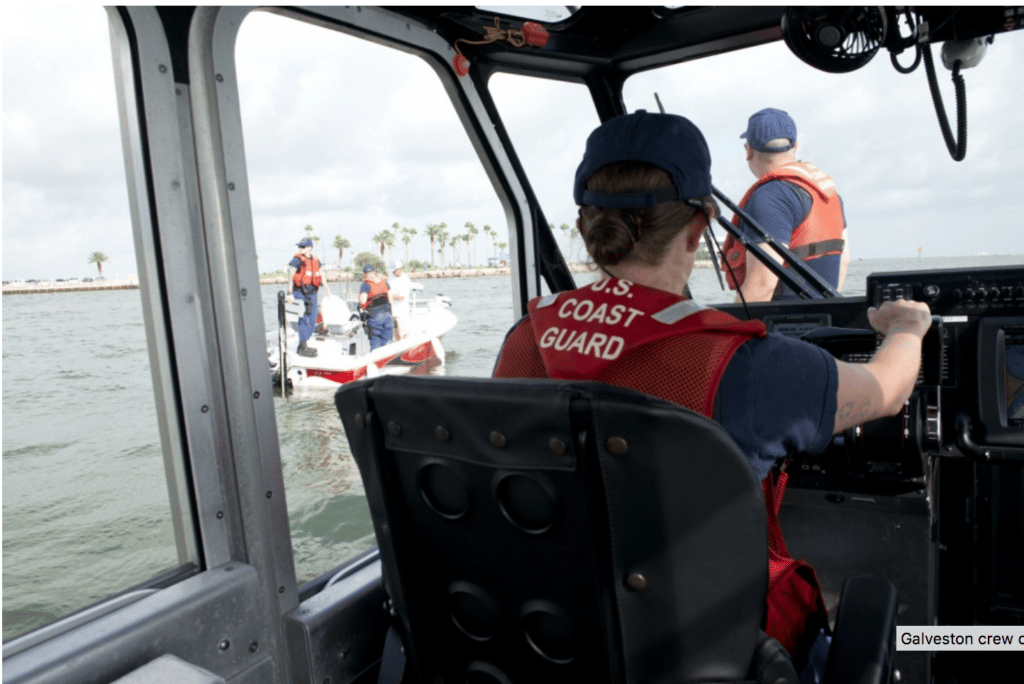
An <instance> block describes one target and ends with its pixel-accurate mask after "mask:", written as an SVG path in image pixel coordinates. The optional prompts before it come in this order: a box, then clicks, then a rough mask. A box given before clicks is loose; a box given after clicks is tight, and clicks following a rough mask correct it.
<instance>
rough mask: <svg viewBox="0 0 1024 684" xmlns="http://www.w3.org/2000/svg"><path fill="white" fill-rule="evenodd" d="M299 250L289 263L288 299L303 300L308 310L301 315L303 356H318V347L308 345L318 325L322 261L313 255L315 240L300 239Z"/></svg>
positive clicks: (300, 347)
mask: <svg viewBox="0 0 1024 684" xmlns="http://www.w3.org/2000/svg"><path fill="white" fill-rule="evenodd" d="M298 247H299V252H298V254H296V255H295V257H294V258H293V259H292V260H291V261H290V262H289V263H288V275H289V276H291V279H292V292H291V294H289V295H288V301H289V302H290V303H292V304H294V303H295V302H296V301H302V302H303V303H304V304H305V305H306V310H305V312H304V313H303V315H302V316H300V317H299V348H298V353H299V354H300V355H301V356H316V354H317V352H316V349H312V348H310V347H308V346H307V345H306V341H307V340H309V338H310V337H312V335H313V329H314V328H315V327H316V295H317V291H318V290H319V289H320V285H321V284H322V283H323V277H322V276H321V275H320V261H319V260H318V259H317V258H316V257H315V256H313V241H312V240H311V239H310V238H308V237H305V238H302V239H301V240H299V244H298Z"/></svg>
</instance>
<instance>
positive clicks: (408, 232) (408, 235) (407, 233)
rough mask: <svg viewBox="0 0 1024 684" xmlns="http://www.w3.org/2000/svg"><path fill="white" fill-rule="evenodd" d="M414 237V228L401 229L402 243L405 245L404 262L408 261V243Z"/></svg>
mask: <svg viewBox="0 0 1024 684" xmlns="http://www.w3.org/2000/svg"><path fill="white" fill-rule="evenodd" d="M414 235H416V229H415V228H402V242H404V243H405V260H406V261H407V262H408V261H409V243H410V242H412V238H413V236H414Z"/></svg>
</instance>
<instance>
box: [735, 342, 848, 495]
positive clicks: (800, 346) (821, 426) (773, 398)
mask: <svg viewBox="0 0 1024 684" xmlns="http://www.w3.org/2000/svg"><path fill="white" fill-rule="evenodd" d="M838 387H839V375H838V371H837V370H836V360H835V358H834V357H833V356H832V355H831V354H829V353H828V352H827V351H825V350H824V349H822V348H820V347H816V346H815V345H813V344H809V343H807V342H803V341H802V340H796V339H792V338H788V337H784V336H782V335H778V334H775V333H769V334H768V335H767V336H766V337H765V338H764V339H752V340H749V341H747V342H745V343H744V344H743V345H742V346H741V347H740V348H739V349H737V350H736V354H735V355H734V356H733V357H732V359H731V360H730V361H729V365H728V366H727V367H726V369H725V373H724V374H723V375H722V380H721V382H720V383H719V385H718V404H719V415H718V420H719V422H720V423H721V424H722V427H724V428H725V430H726V432H728V433H729V434H730V435H731V436H732V438H733V439H734V440H736V443H737V444H738V445H739V447H740V450H741V451H742V452H743V453H744V454H746V455H747V457H748V458H750V460H751V465H752V466H753V468H754V472H755V474H756V475H757V478H758V479H759V480H760V479H763V478H764V477H765V476H766V475H767V474H768V471H769V470H771V467H772V464H773V463H774V462H775V461H776V460H777V459H779V458H782V457H784V456H796V455H804V456H813V455H815V454H819V453H821V452H822V451H824V449H825V447H826V446H828V443H829V441H830V440H831V439H832V430H833V428H834V427H835V416H836V391H837V390H838Z"/></svg>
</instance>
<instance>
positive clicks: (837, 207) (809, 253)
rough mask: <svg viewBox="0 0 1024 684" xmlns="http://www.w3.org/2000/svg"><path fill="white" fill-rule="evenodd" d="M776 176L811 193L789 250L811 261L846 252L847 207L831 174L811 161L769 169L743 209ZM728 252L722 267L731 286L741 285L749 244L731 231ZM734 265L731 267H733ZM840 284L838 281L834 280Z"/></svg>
mask: <svg viewBox="0 0 1024 684" xmlns="http://www.w3.org/2000/svg"><path fill="white" fill-rule="evenodd" d="M773 180H786V181H789V182H791V183H795V184H797V185H799V186H800V187H802V188H804V189H805V190H807V191H808V193H810V195H811V210H810V211H809V212H807V217H806V218H805V219H804V221H803V223H801V224H800V225H799V226H797V227H796V228H794V229H793V233H792V235H791V236H790V239H789V250H790V251H791V252H793V254H794V255H796V257H797V258H798V259H800V260H801V261H804V262H807V261H812V260H814V259H819V258H821V257H823V256H831V255H836V254H842V253H843V207H842V203H841V202H840V200H839V195H838V194H836V184H835V181H833V180H832V178H831V177H829V175H828V174H827V173H825V172H824V171H822V170H821V169H819V168H818V167H817V166H815V165H814V164H811V163H810V162H802V161H794V162H790V163H789V164H786V165H785V166H781V167H779V168H777V169H775V170H774V171H769V172H768V173H766V174H765V175H764V176H762V177H761V178H759V179H758V180H757V182H756V183H754V184H753V185H751V186H750V189H749V190H747V193H746V194H745V195H744V196H743V199H742V200H740V205H739V206H740V209H742V208H744V207H745V206H746V205H747V202H749V201H750V197H751V195H753V194H754V191H755V190H757V189H758V188H759V187H761V186H762V185H764V184H765V183H767V182H769V181H773ZM732 223H733V225H734V226H739V225H740V217H739V214H736V215H735V216H733V217H732ZM722 252H723V253H724V255H725V259H724V262H727V263H723V264H722V267H721V268H722V270H723V271H725V278H726V281H728V283H729V288H730V289H732V290H735V289H737V288H738V287H739V286H741V285H743V281H744V280H746V278H747V248H746V247H745V246H744V245H743V243H741V242H740V241H739V240H737V239H736V238H734V237H733V236H732V235H730V236H729V237H728V238H726V240H725V244H724V245H722ZM730 267H731V271H730ZM832 285H833V286H836V285H837V283H832Z"/></svg>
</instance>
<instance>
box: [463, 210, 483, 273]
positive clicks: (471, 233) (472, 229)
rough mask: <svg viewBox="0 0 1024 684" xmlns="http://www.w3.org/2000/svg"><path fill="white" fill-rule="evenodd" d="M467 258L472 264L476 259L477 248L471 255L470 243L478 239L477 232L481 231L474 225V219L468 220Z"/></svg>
mask: <svg viewBox="0 0 1024 684" xmlns="http://www.w3.org/2000/svg"><path fill="white" fill-rule="evenodd" d="M466 231H467V232H466V259H468V260H469V265H470V266H472V265H473V263H474V262H475V261H476V250H475V249H474V250H473V257H472V258H470V256H469V245H470V244H472V242H473V241H474V240H476V234H477V233H479V232H480V231H479V229H477V227H476V226H474V225H473V222H472V221H466Z"/></svg>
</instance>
